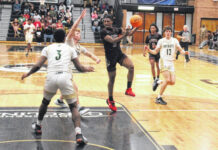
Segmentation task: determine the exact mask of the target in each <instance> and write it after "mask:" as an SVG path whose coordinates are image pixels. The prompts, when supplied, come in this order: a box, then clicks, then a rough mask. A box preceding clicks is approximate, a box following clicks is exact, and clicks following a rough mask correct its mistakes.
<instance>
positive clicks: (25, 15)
mask: <svg viewBox="0 0 218 150" xmlns="http://www.w3.org/2000/svg"><path fill="white" fill-rule="evenodd" d="M23 16H24V17H25V20H28V19H30V15H29V14H28V13H27V12H24V15H23Z"/></svg>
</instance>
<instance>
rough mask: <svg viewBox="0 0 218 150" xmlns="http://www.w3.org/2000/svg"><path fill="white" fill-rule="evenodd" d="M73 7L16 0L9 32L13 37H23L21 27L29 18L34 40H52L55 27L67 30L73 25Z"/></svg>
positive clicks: (62, 4)
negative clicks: (33, 29) (32, 26)
mask: <svg viewBox="0 0 218 150" xmlns="http://www.w3.org/2000/svg"><path fill="white" fill-rule="evenodd" d="M73 8H74V6H73V5H66V4H64V3H60V4H59V5H57V4H39V3H34V4H33V3H28V2H23V1H22V0H16V1H15V3H14V4H13V12H12V17H11V19H12V20H11V27H10V29H9V34H13V37H17V38H20V37H24V34H25V33H24V30H23V29H24V26H25V24H27V22H28V20H29V21H31V23H32V24H33V25H34V26H35V32H34V34H35V40H36V42H39V43H40V42H42V41H44V42H46V41H47V40H48V39H49V41H50V42H52V41H53V33H54V31H55V30H56V29H60V28H62V29H64V30H65V31H66V32H68V30H69V28H70V27H71V26H72V25H73V17H72V10H73ZM10 31H12V32H10ZM10 36H11V35H9V37H10Z"/></svg>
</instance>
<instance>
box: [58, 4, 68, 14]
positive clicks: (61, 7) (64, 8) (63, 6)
mask: <svg viewBox="0 0 218 150" xmlns="http://www.w3.org/2000/svg"><path fill="white" fill-rule="evenodd" d="M62 9H63V10H64V12H66V6H65V5H64V3H60V6H59V11H61V10H62Z"/></svg>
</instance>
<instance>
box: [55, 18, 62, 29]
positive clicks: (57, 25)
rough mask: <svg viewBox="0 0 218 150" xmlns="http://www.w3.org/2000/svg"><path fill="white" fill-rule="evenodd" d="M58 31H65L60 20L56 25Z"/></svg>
mask: <svg viewBox="0 0 218 150" xmlns="http://www.w3.org/2000/svg"><path fill="white" fill-rule="evenodd" d="M56 29H57V30H58V29H63V24H62V22H61V20H58V22H57V23H56Z"/></svg>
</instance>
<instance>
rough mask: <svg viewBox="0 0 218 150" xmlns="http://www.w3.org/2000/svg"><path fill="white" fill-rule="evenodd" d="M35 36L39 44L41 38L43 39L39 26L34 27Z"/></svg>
mask: <svg viewBox="0 0 218 150" xmlns="http://www.w3.org/2000/svg"><path fill="white" fill-rule="evenodd" d="M35 38H36V42H37V43H38V44H39V45H41V42H42V39H43V32H42V30H41V28H40V27H37V28H36V32H35Z"/></svg>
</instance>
